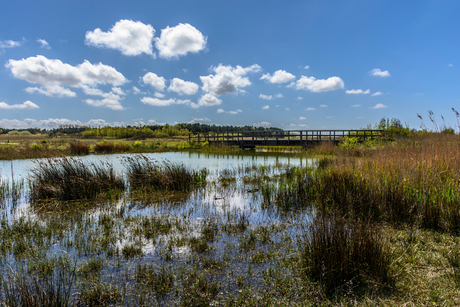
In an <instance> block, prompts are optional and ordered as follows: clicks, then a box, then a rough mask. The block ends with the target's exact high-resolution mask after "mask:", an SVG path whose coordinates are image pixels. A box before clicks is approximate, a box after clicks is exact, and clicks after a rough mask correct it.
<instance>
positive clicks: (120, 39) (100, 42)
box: [85, 19, 155, 56]
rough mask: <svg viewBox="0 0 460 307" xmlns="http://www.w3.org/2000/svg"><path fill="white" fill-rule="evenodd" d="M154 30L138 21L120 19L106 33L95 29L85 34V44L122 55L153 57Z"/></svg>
mask: <svg viewBox="0 0 460 307" xmlns="http://www.w3.org/2000/svg"><path fill="white" fill-rule="evenodd" d="M154 34H155V29H154V28H153V27H152V26H151V25H146V24H144V23H142V22H140V21H133V20H127V19H122V20H120V21H117V22H116V23H115V25H114V26H113V27H112V28H111V29H110V30H109V31H108V32H104V31H102V30H101V29H99V28H97V29H95V30H94V31H88V32H86V36H85V44H86V45H90V46H94V47H98V48H109V49H115V50H119V51H120V52H121V53H122V54H123V55H126V56H136V55H140V54H142V53H145V54H148V55H153V51H152V39H153V36H154Z"/></svg>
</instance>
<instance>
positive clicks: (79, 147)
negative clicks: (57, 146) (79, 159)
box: [70, 142, 89, 155]
mask: <svg viewBox="0 0 460 307" xmlns="http://www.w3.org/2000/svg"><path fill="white" fill-rule="evenodd" d="M70 152H71V153H72V154H74V155H87V154H89V145H88V144H85V143H80V142H70Z"/></svg>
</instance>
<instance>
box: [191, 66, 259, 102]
mask: <svg viewBox="0 0 460 307" xmlns="http://www.w3.org/2000/svg"><path fill="white" fill-rule="evenodd" d="M260 70H261V68H260V66H259V65H257V64H254V65H251V66H249V67H245V68H243V67H241V66H239V65H238V66H236V67H232V66H230V65H228V66H224V65H222V64H219V66H217V67H211V71H213V72H214V73H215V74H214V75H209V76H200V79H201V82H203V87H202V89H203V90H204V91H206V92H208V93H211V94H213V95H215V96H220V95H224V94H229V93H236V92H238V91H239V90H240V88H242V87H246V86H248V85H251V81H249V79H248V78H247V77H245V76H246V75H247V74H248V73H250V72H258V71H260Z"/></svg>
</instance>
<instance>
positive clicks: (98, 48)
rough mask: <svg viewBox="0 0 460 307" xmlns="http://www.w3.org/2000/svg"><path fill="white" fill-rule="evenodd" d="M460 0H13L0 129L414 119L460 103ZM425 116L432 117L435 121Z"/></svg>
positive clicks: (330, 125) (8, 11) (5, 31)
mask: <svg viewBox="0 0 460 307" xmlns="http://www.w3.org/2000/svg"><path fill="white" fill-rule="evenodd" d="M459 12H460V2H458V1H439V0H438V1H216V0H213V1H190V0H187V1H103V0H98V1H85V0H81V1H58V0H54V1H21V0H17V1H5V3H2V10H1V12H0V61H1V62H2V64H3V65H2V69H1V70H0V127H6V128H12V127H17V128H24V127H36V126H38V127H42V128H53V127H57V126H59V125H60V124H79V125H92V126H97V125H106V124H109V125H138V124H154V123H169V124H174V123H176V122H179V123H182V122H201V123H207V124H213V123H215V124H220V125H226V124H229V125H256V126H258V125H262V126H276V127H281V128H284V129H348V128H360V127H365V126H366V125H367V124H374V123H375V122H377V121H378V120H379V119H380V118H382V117H389V118H393V117H397V118H399V119H400V120H401V121H402V122H403V123H407V124H409V125H410V126H411V127H413V128H418V127H419V125H420V121H419V119H418V118H417V113H419V114H421V115H422V116H423V117H427V116H425V115H427V114H428V113H427V112H428V110H432V111H433V112H434V113H435V115H437V119H438V121H439V122H441V119H440V116H441V115H443V116H444V118H445V119H446V121H447V123H448V124H451V125H453V126H454V125H456V118H455V115H454V114H453V112H452V111H451V108H452V107H453V108H456V109H460V90H459V86H458V80H459V67H460V61H459V55H460V53H459V51H460V40H459V39H458V35H459V33H460V31H459V30H460V19H459V18H458V13H459ZM428 126H429V125H428Z"/></svg>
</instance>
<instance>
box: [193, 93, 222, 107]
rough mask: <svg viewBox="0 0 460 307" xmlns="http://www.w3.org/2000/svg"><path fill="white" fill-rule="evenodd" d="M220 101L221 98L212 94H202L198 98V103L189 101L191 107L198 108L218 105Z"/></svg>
mask: <svg viewBox="0 0 460 307" xmlns="http://www.w3.org/2000/svg"><path fill="white" fill-rule="evenodd" d="M221 103H222V100H220V99H219V98H217V97H216V96H214V95H213V94H210V93H208V94H204V95H203V96H201V98H200V99H199V100H198V103H193V102H192V103H191V104H190V105H191V107H192V108H195V109H197V108H199V107H211V106H218V105H220V104H221Z"/></svg>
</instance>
